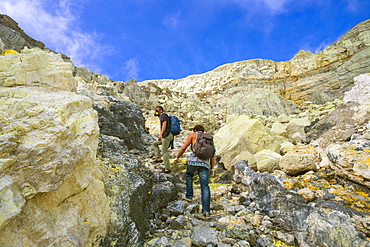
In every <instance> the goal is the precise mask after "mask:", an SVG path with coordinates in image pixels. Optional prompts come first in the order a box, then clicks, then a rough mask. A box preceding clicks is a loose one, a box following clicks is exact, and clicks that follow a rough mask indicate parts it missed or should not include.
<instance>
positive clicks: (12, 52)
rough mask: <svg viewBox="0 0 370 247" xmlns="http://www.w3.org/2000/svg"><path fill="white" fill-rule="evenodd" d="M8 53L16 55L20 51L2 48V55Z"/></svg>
mask: <svg viewBox="0 0 370 247" xmlns="http://www.w3.org/2000/svg"><path fill="white" fill-rule="evenodd" d="M9 54H13V55H18V54H20V53H18V52H16V51H14V50H4V52H3V55H4V56H6V55H9Z"/></svg>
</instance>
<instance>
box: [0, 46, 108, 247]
mask: <svg viewBox="0 0 370 247" xmlns="http://www.w3.org/2000/svg"><path fill="white" fill-rule="evenodd" d="M9 65H10V66H9ZM72 69H73V66H72V65H71V64H69V63H66V62H64V61H63V60H62V58H61V56H58V55H56V54H54V53H48V52H44V51H41V50H39V49H31V50H24V53H23V54H20V55H7V56H0V126H1V132H0V144H1V153H0V174H1V177H2V178H1V188H2V197H1V205H2V206H1V209H0V214H1V217H0V218H1V219H2V220H1V225H0V231H1V234H0V243H1V244H0V245H4V246H10V245H14V246H47V245H52V244H54V245H58V246H82V245H84V246H92V245H96V243H97V242H99V239H100V237H101V236H104V235H105V234H106V229H107V223H108V220H109V217H110V208H109V200H108V199H107V196H106V194H105V192H104V184H103V182H102V173H101V171H100V169H99V166H98V163H97V161H96V158H95V156H96V150H97V145H98V136H99V127H98V118H97V113H96V111H94V110H93V109H92V107H91V106H92V104H91V100H90V99H89V98H87V97H84V96H80V95H77V94H76V93H75V92H74V91H75V89H76V81H75V79H74V78H73V76H72V72H73V71H72ZM4 193H5V194H4Z"/></svg>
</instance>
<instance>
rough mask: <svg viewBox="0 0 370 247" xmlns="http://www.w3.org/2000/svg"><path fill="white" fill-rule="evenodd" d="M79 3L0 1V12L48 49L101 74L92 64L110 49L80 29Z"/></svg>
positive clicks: (97, 35)
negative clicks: (93, 60) (94, 59)
mask: <svg viewBox="0 0 370 247" xmlns="http://www.w3.org/2000/svg"><path fill="white" fill-rule="evenodd" d="M82 3H83V1H81V0H80V1H79V0H74V1H73V0H59V1H56V0H1V2H0V12H1V13H3V14H6V15H9V16H10V17H11V18H13V19H14V20H15V21H16V22H18V24H19V27H20V28H21V29H23V30H24V31H25V32H26V33H27V34H28V35H29V36H31V37H32V38H34V39H36V40H39V41H41V42H43V43H45V46H46V47H47V48H50V49H52V50H54V51H56V52H61V53H63V54H66V55H67V56H69V57H71V60H72V61H73V63H74V64H75V65H76V66H83V67H87V68H89V69H91V70H92V71H93V72H95V73H101V69H100V68H99V65H98V64H96V63H93V62H92V59H91V58H97V57H98V56H102V55H104V54H106V53H111V52H112V48H110V47H106V46H104V45H102V44H100V43H99V36H100V35H99V34H97V33H87V32H83V31H81V30H80V29H79V19H78V10H79V8H81V7H82V6H81V4H82Z"/></svg>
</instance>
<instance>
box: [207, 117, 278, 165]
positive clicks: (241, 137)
mask: <svg viewBox="0 0 370 247" xmlns="http://www.w3.org/2000/svg"><path fill="white" fill-rule="evenodd" d="M214 140H215V145H216V154H217V155H219V156H221V162H223V163H224V165H225V167H226V168H227V169H230V168H231V167H232V165H233V163H232V161H233V159H234V157H236V156H237V155H239V154H240V153H241V152H243V151H248V152H250V153H252V154H255V153H257V152H259V151H262V150H264V149H269V150H272V151H275V152H278V151H279V144H280V143H279V142H278V141H277V140H276V139H275V138H274V137H273V136H272V135H271V134H270V133H268V132H267V130H266V128H265V127H264V125H263V124H262V122H261V121H260V120H257V119H250V118H248V117H247V116H244V115H242V116H239V117H237V118H236V119H235V120H234V121H232V122H231V123H229V124H226V125H225V126H223V127H222V128H221V129H220V130H219V131H218V132H217V133H216V134H215V136H214Z"/></svg>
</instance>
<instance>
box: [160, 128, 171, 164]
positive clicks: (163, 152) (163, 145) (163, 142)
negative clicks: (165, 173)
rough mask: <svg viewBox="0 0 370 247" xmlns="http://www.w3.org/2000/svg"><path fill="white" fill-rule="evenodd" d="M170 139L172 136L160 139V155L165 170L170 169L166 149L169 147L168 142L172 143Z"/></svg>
mask: <svg viewBox="0 0 370 247" xmlns="http://www.w3.org/2000/svg"><path fill="white" fill-rule="evenodd" d="M172 139H173V135H172V134H169V135H168V136H167V137H166V138H163V139H162V155H163V161H164V167H165V168H166V169H171V165H170V157H169V154H168V148H169V146H170V142H171V141H172Z"/></svg>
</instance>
